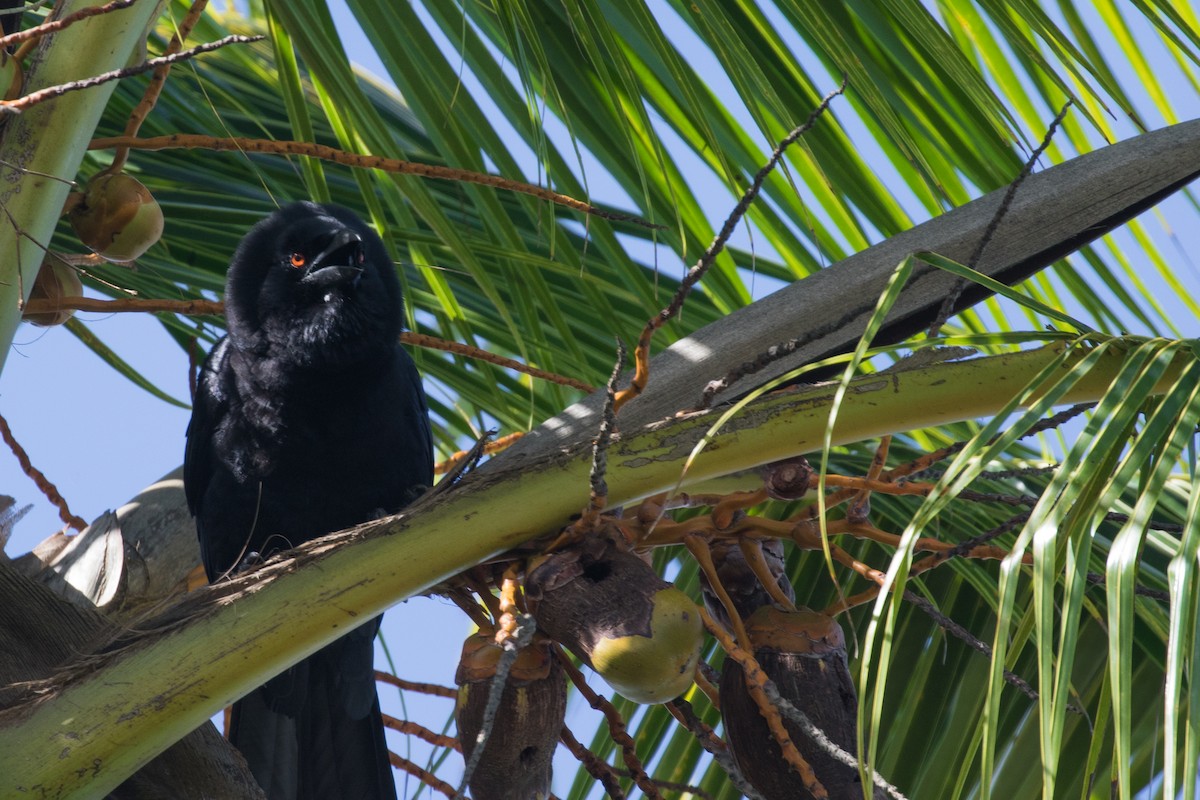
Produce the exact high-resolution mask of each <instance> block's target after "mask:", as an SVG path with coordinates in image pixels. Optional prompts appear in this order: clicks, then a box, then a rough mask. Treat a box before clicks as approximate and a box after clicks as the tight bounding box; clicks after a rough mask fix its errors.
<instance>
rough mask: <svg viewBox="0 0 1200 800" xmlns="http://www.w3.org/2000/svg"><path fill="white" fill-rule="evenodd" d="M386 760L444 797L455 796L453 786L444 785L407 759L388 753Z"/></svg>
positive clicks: (431, 774)
mask: <svg viewBox="0 0 1200 800" xmlns="http://www.w3.org/2000/svg"><path fill="white" fill-rule="evenodd" d="M388 759H389V760H390V761H391V762H392V766H393V767H395V768H396V769H398V770H403V771H404V772H407V773H408V774H409V775H412V776H413V777H414V778H416V779H417V780H419V781H420V782H421V783H423V784H425V785H426V786H428V787H429V788H431V789H436V790H437V791H439V792H441V793H442V794H444V795H446V797H450V798H453V797H455V796H456V795H455V791H454V787H453V786H451V785H450V784H448V783H446V782H445V781H444V780H442V779H441V778H439V777H438V776H436V775H434V774H433V773H432V772H429V771H428V770H425V769H423V768H421V767H419V766H417V765H416V764H414V763H413V762H411V761H409V760H408V759H407V758H404V757H402V756H398V755H396V754H395V753H393V752H391V751H388ZM459 796H461V795H459Z"/></svg>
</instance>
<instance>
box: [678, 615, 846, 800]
mask: <svg viewBox="0 0 1200 800" xmlns="http://www.w3.org/2000/svg"><path fill="white" fill-rule="evenodd" d="M700 619H702V620H704V627H705V628H707V629H708V632H709V633H711V634H712V635H713V637H714V638H716V640H717V641H718V642H719V643H720V645H721V647H722V648H724V650H725V652H726V653H727V654H728V655H729V657H730V658H732V659H733V660H734V661H736V662H737V663H738V664H739V665H740V666H741V668H742V673H743V675H744V677H745V685H746V691H748V692H749V693H750V697H751V698H752V699H753V700H754V704H755V705H756V706H758V710H759V713H761V714H762V716H763V718H764V719H765V720H766V721H767V727H768V728H770V730H771V736H772V737H774V739H775V743H776V744H777V745H779V750H780V752H781V753H782V754H783V760H784V761H786V762H787V763H788V766H790V767H791V768H792V769H794V770H796V773H797V774H798V775H799V776H800V781H801V783H802V784H803V785H804V788H805V789H806V790H807V791H808V793H809V794H811V795H812V796H813V797H816V798H828V797H829V792H828V791H827V790H826V789H825V786H824V785H823V784H822V783H821V781H820V780H818V779H817V775H816V773H815V772H813V768H812V765H810V764H809V763H808V762H807V761H805V760H804V756H802V755H800V751H799V750H797V749H796V744H795V742H793V741H792V739H791V736H790V735H789V734H788V731H787V728H785V727H784V725H783V719H782V718H781V717H780V715H779V704H778V702H772V701H771V698H770V696H769V695H768V694H767V692H766V688H765V685H766V684H767V683H769V682H770V679H769V678H768V677H767V674H766V673H765V672H763V670H762V667H760V666H759V664H758V660H757V659H756V658H755V657H754V654H753V653H752V652H750V651H748V650H744V649H742V648H741V647H739V646H738V643H737V642H736V641H735V640H734V638H733V636H731V635H730V633H729V632H728V631H726V630H725V629H724V628H723V627H721V624H720V623H719V622H717V621H716V620H715V619H713V618H712V616H711V615H710V614H709V613H708V611H707V610H706V609H704V608H701V609H700ZM775 694H776V696H778V694H779V693H778V692H776V693H775Z"/></svg>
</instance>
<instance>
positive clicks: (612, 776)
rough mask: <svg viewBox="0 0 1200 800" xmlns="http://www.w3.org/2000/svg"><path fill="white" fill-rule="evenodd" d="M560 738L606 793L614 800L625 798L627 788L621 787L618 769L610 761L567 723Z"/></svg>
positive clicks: (623, 799)
mask: <svg viewBox="0 0 1200 800" xmlns="http://www.w3.org/2000/svg"><path fill="white" fill-rule="evenodd" d="M558 740H559V741H560V742H562V743H563V744H564V745H566V747H567V749H568V750H570V751H571V755H573V756H575V758H576V759H577V760H578V761H579V763H580V764H582V765H583V768H584V769H585V770H587V772H588V774H589V775H591V776H592V777H593V778H595V779H596V780H598V781H600V785H601V786H603V787H604V793H605V794H606V795H608V796H609V797H610V798H614V800H625V797H626V795H625V790H624V789H622V788H621V784H620V782H619V781H618V780H617V778H618V777H619V776H618V775H617V771H616V770H615V769H613V768H612V766H610V765H609V764H608V762H606V761H604V760H603V759H602V758H600V757H599V756H597V755H596V754H595V753H593V752H592V751H591V750H588V749H587V748H586V747H584V746H583V744H582V743H581V742H580V741H579V740H578V739H576V738H575V734H573V733H571V729H570V728H568V727H567V726H566V725H564V726H563V729H562V731H561V732H560V733H559V735H558Z"/></svg>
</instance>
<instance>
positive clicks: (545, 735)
mask: <svg viewBox="0 0 1200 800" xmlns="http://www.w3.org/2000/svg"><path fill="white" fill-rule="evenodd" d="M502 652H503V651H502V649H501V647H500V646H499V645H497V644H496V642H495V640H494V639H493V635H492V632H491V631H480V632H479V633H476V634H474V635H472V636H470V637H468V639H467V640H466V642H464V643H463V651H462V657H461V659H460V660H459V663H458V672H457V674H456V675H455V682H456V683H457V684H458V686H459V689H458V703H457V705H456V706H455V709H454V719H455V722H456V723H457V725H458V739H459V742H460V743H461V744H462V748H463V758H464V759H467V760H470V758H471V754H472V753H474V752H475V748H476V747H478V745H479V742H478V736H479V733H480V730H481V729H482V726H483V714H484V710H485V709H486V707H487V700H488V694H489V693H490V691H491V686H492V679H493V678H495V676H496V665H497V664H498V663H499V661H500V656H501V654H502ZM566 713H567V684H566V676H565V675H564V674H563V668H562V665H560V664H559V663H558V659H557V658H555V656H554V653H553V652H552V651H551V643H550V642H549V641H548V640H546V639H545V638H543V637H538V638H535V639H534V641H533V642H532V643H531V644H530V645H529V646H528V647H526V648H525V649H523V650H522V651H521V652H520V653H519V654H518V655H517V658H516V661H515V662H514V663H513V667H512V670H511V671H510V672H509V674H508V680H507V681H506V682H505V684H504V691H503V692H502V693H501V695H500V706H499V708H498V709H497V712H496V718H495V724H494V725H493V728H492V731H491V735H490V736H489V737H488V739H487V742H486V743H485V744H484V749H483V753H482V755H480V757H479V762H478V764H477V765H476V767H475V772H474V773H473V774H472V775H471V780H470V785H471V797H473V798H475V800H542V798H547V797H549V796H550V777H551V760H552V758H553V756H554V751H555V748H556V747H557V746H558V738H559V732H560V731H561V730H562V727H563V719H564V718H565V716H566Z"/></svg>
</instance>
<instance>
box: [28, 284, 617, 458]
mask: <svg viewBox="0 0 1200 800" xmlns="http://www.w3.org/2000/svg"><path fill="white" fill-rule="evenodd" d="M63 309H73V310H75V311H94V312H97V313H101V314H118V313H124V312H141V313H146V314H180V315H182V316H221V315H222V314H224V313H225V304H224V303H222V302H220V301H218V300H162V299H148V298H141V297H129V298H122V299H119V300H99V299H96V298H93V297H63V298H59V299H55V300H50V299H44V298H43V299H37V300H30V301H28V302H27V303H25V306H24V309H23V311H24V312H25V313H27V314H44V313H47V312H53V311H61V310H63ZM400 341H402V342H404V343H405V344H411V345H413V346H415V347H424V348H425V349H427V350H441V351H443V352H446V353H453V354H454V355H459V356H463V357H465V358H473V359H476V360H478V361H486V362H488V363H489V364H495V365H496V366H498V367H503V368H504V369H511V370H513V371H514V372H520V373H522V374H524V375H528V376H530V377H531V378H538V379H539V380H544V381H549V382H550V383H557V384H559V385H561V386H569V387H571V388H572V389H579V390H580V391H583V392H592V391H595V388H594V387H593V386H591V385H590V384H588V383H584V382H583V381H581V380H577V379H575V378H569V377H567V376H565V375H558V374H557V373H554V372H548V371H546V370H544V369H538V368H537V367H531V366H529V365H528V364H522V363H521V362H520V361H516V360H514V359H511V358H506V357H505V356H501V355H497V354H496V353H491V352H489V351H487V350H484V349H482V348H479V347H472V346H471V345H469V344H462V343H461V342H452V341H450V340H448V339H440V338H438V337H437V336H429V335H428V334H424V333H414V332H412V331H404V332H402V333H401V334H400ZM499 441H504V440H503V439H502V440H499ZM497 444H498V443H497ZM499 449H503V448H502V447H501V448H499Z"/></svg>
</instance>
